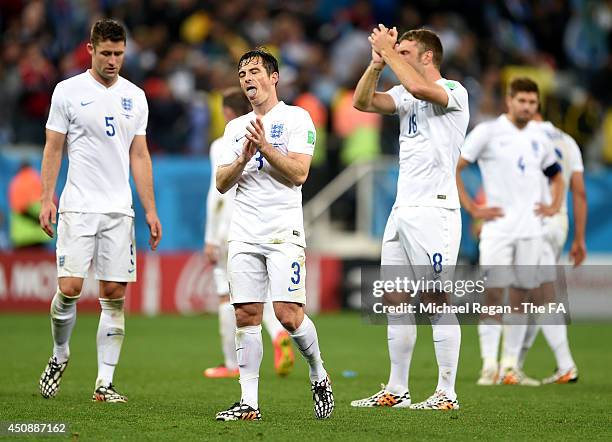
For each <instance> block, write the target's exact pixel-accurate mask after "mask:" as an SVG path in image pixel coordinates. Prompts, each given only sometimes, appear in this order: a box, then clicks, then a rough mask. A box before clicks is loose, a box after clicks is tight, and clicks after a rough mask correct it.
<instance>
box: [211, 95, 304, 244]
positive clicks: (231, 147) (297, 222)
mask: <svg viewBox="0 0 612 442" xmlns="http://www.w3.org/2000/svg"><path fill="white" fill-rule="evenodd" d="M254 120H255V113H254V112H249V113H248V114H246V115H243V116H241V117H238V118H236V119H234V120H232V121H230V122H229V123H228V124H227V126H225V134H224V135H223V143H224V144H225V146H223V155H222V158H221V161H220V162H219V165H223V164H230V163H232V162H233V161H234V160H236V158H238V156H239V155H240V154H241V152H242V149H243V144H244V142H245V140H246V137H245V134H246V133H247V130H246V128H247V126H248V125H249V123H250V122H251V121H254ZM262 122H263V124H264V127H265V132H266V139H267V140H268V142H269V143H270V144H272V146H274V148H276V149H277V150H278V151H279V152H280V153H282V154H283V155H287V154H288V153H289V152H296V153H303V154H307V155H312V154H313V153H314V145H315V138H316V132H315V128H314V124H313V122H312V119H311V118H310V115H309V114H308V112H306V111H305V110H304V109H302V108H300V107H297V106H288V105H286V104H285V103H283V102H282V101H281V102H279V103H278V104H277V105H276V106H274V107H273V108H272V109H271V110H270V111H269V112H268V113H267V114H266V115H264V116H263V118H262ZM228 240H229V241H242V242H247V243H256V244H262V243H272V244H280V243H285V242H289V243H293V244H297V245H299V246H302V247H305V246H306V241H305V238H304V218H303V214H302V187H301V186H294V185H293V184H292V183H291V182H290V181H289V180H288V179H287V178H285V177H284V176H283V175H282V174H281V173H280V172H278V171H277V170H276V169H275V168H274V167H272V166H271V165H270V164H269V163H268V161H267V160H266V159H265V158H264V157H263V155H262V154H261V153H259V152H257V153H256V154H255V155H254V156H253V158H251V160H250V161H249V162H248V164H247V165H246V167H245V168H244V171H243V173H242V176H241V177H240V179H239V181H238V187H237V189H236V197H235V200H234V214H233V216H232V223H231V227H230V233H229V238H228Z"/></svg>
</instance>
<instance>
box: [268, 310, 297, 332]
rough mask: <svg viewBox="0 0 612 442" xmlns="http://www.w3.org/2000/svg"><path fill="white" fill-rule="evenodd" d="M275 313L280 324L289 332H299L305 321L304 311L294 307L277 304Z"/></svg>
mask: <svg viewBox="0 0 612 442" xmlns="http://www.w3.org/2000/svg"><path fill="white" fill-rule="evenodd" d="M274 313H275V314H276V319H278V322H280V323H281V325H282V326H283V327H284V328H285V330H287V331H289V332H294V331H295V330H297V328H298V327H299V326H300V324H301V323H302V321H303V319H304V313H303V312H302V310H301V309H299V308H296V307H294V306H293V305H284V304H280V303H279V304H275V305H274Z"/></svg>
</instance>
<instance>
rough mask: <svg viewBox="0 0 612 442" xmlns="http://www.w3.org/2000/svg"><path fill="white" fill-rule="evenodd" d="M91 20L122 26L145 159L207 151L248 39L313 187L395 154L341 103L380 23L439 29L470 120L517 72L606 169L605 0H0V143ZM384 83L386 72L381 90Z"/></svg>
mask: <svg viewBox="0 0 612 442" xmlns="http://www.w3.org/2000/svg"><path fill="white" fill-rule="evenodd" d="M101 16H111V17H115V18H117V19H120V20H122V21H123V22H125V24H126V25H127V27H128V29H129V31H130V35H129V41H128V45H127V54H126V59H125V64H124V68H123V71H122V75H123V76H125V77H126V78H128V79H130V80H131V81H133V82H135V83H136V84H138V85H140V86H141V87H143V88H144V90H145V91H146V93H147V97H148V100H149V106H150V120H149V128H148V135H149V143H150V148H151V150H152V152H153V153H157V154H185V155H206V154H207V151H208V146H209V144H210V141H211V140H212V139H214V138H216V137H218V136H220V134H221V133H222V131H223V127H224V121H223V117H222V114H221V109H220V94H219V91H220V90H222V89H223V88H225V87H227V86H231V85H235V84H237V75H236V61H237V59H238V58H239V56H240V55H241V54H242V53H243V52H244V51H246V50H247V49H249V48H252V47H254V46H259V45H263V46H266V47H267V48H268V49H270V50H271V51H272V52H273V53H275V54H276V55H277V56H278V57H279V59H280V61H281V72H280V78H281V81H280V85H279V89H280V90H279V95H280V97H281V98H282V99H284V100H285V101H286V102H288V103H292V104H297V105H300V106H302V107H304V108H306V109H307V110H309V111H310V113H311V115H312V117H313V120H314V122H315V124H316V126H317V130H318V143H317V144H318V146H317V153H316V157H315V159H314V162H313V168H314V173H313V177H315V181H316V182H318V183H319V184H320V185H323V184H324V183H325V182H327V181H328V180H329V179H330V178H332V177H333V176H335V175H336V174H337V173H338V172H339V171H340V170H341V169H342V168H343V167H345V166H346V165H347V164H350V163H352V162H354V161H359V160H364V159H372V158H376V157H377V156H378V155H381V154H394V153H396V152H397V149H398V141H397V133H398V132H397V127H398V124H399V123H398V121H397V119H396V118H394V117H380V116H378V115H373V114H362V113H359V112H357V111H356V110H354V109H353V108H352V105H351V96H352V88H353V87H354V86H355V84H356V82H357V79H358V78H359V76H360V74H361V73H362V71H363V69H364V67H365V66H366V64H367V63H368V62H369V59H370V45H369V43H368V41H367V36H368V34H369V32H370V30H371V29H372V27H373V26H374V25H375V24H376V23H379V22H380V23H385V24H387V25H395V26H397V27H398V29H399V30H400V32H401V31H403V30H407V29H411V28H416V27H421V26H426V27H428V28H431V29H433V30H435V31H436V32H437V33H438V34H439V35H440V37H441V39H442V42H443V45H444V51H445V56H444V64H443V66H442V72H443V74H445V76H446V77H447V78H450V79H455V80H459V81H461V82H462V83H463V84H464V85H465V86H466V88H467V89H468V91H469V93H470V106H471V116H472V117H471V126H473V125H475V124H476V123H478V122H480V121H483V120H485V119H488V118H492V117H495V116H497V115H498V114H499V113H500V112H502V111H503V85H504V83H505V82H506V81H507V80H508V79H509V78H510V77H511V76H513V75H515V74H519V73H520V74H528V75H531V76H533V77H534V78H536V79H537V80H538V82H539V83H540V86H541V88H542V90H543V95H544V97H543V98H544V100H543V102H544V113H545V115H546V117H547V118H548V119H550V120H551V121H553V122H554V123H555V124H556V125H558V126H559V127H561V128H563V129H564V130H565V131H567V132H568V133H569V134H571V135H572V136H573V137H574V138H575V139H576V140H577V141H578V143H579V145H580V146H581V148H582V149H583V154H584V156H585V160H586V162H587V164H589V165H591V166H593V165H601V164H608V165H612V112H611V111H610V110H609V109H610V103H611V100H612V93H611V91H612V88H611V87H610V85H609V79H610V78H612V56H611V55H610V52H609V47H610V44H611V43H612V32H611V29H612V1H611V0H531V1H520V0H448V1H444V0H429V1H427V0H415V1H411V2H409V4H404V2H402V1H400V0H371V1H366V0H342V1H323V0H321V1H317V0H306V1H297V0H283V1H280V0H232V1H213V0H209V1H204V0H152V1H144V0H99V1H76V0H47V1H20V0H0V32H1V40H0V102H1V103H2V105H1V106H0V146H2V145H6V144H22V143H25V144H37V145H40V146H41V148H42V144H43V143H44V123H45V121H46V117H47V112H48V108H49V103H50V99H51V93H52V91H53V88H54V86H55V84H56V83H57V82H58V81H60V80H62V79H64V78H67V77H70V76H72V75H75V74H77V73H80V72H82V71H84V70H85V69H87V68H88V67H89V66H90V58H89V56H88V54H87V51H86V43H87V40H88V32H89V28H90V26H91V23H92V22H93V21H94V20H96V19H97V18H100V17H101ZM394 81H395V80H394V78H392V77H391V75H390V74H389V73H386V75H385V76H384V77H383V85H382V87H385V86H390V85H391V84H392V83H393V82H394ZM316 187H319V186H318V185H316ZM315 190H316V189H313V192H314V191H315ZM308 193H310V192H307V194H306V195H305V196H306V197H308V196H309V195H308Z"/></svg>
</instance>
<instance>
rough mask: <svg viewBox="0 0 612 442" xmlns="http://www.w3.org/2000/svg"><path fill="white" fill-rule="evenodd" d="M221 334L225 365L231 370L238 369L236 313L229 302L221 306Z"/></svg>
mask: <svg viewBox="0 0 612 442" xmlns="http://www.w3.org/2000/svg"><path fill="white" fill-rule="evenodd" d="M219 334H220V335H221V349H222V350H223V364H224V365H225V367H227V368H228V369H229V370H236V369H237V368H238V360H237V359H236V313H235V312H234V306H233V305H232V304H230V303H229V302H224V303H221V304H219Z"/></svg>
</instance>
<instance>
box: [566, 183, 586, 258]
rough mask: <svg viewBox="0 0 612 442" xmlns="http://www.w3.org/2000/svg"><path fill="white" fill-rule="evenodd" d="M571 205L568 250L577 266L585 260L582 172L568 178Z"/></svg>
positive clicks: (584, 198) (584, 209)
mask: <svg viewBox="0 0 612 442" xmlns="http://www.w3.org/2000/svg"><path fill="white" fill-rule="evenodd" d="M570 190H571V191H572V204H573V205H574V240H573V241H572V247H571V249H570V257H571V258H572V260H573V261H574V265H575V266H579V265H580V264H581V263H582V261H584V259H585V258H586V254H587V250H586V242H585V231H586V221H587V202H586V191H585V187H584V177H583V174H582V172H574V173H572V175H571V177H570Z"/></svg>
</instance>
